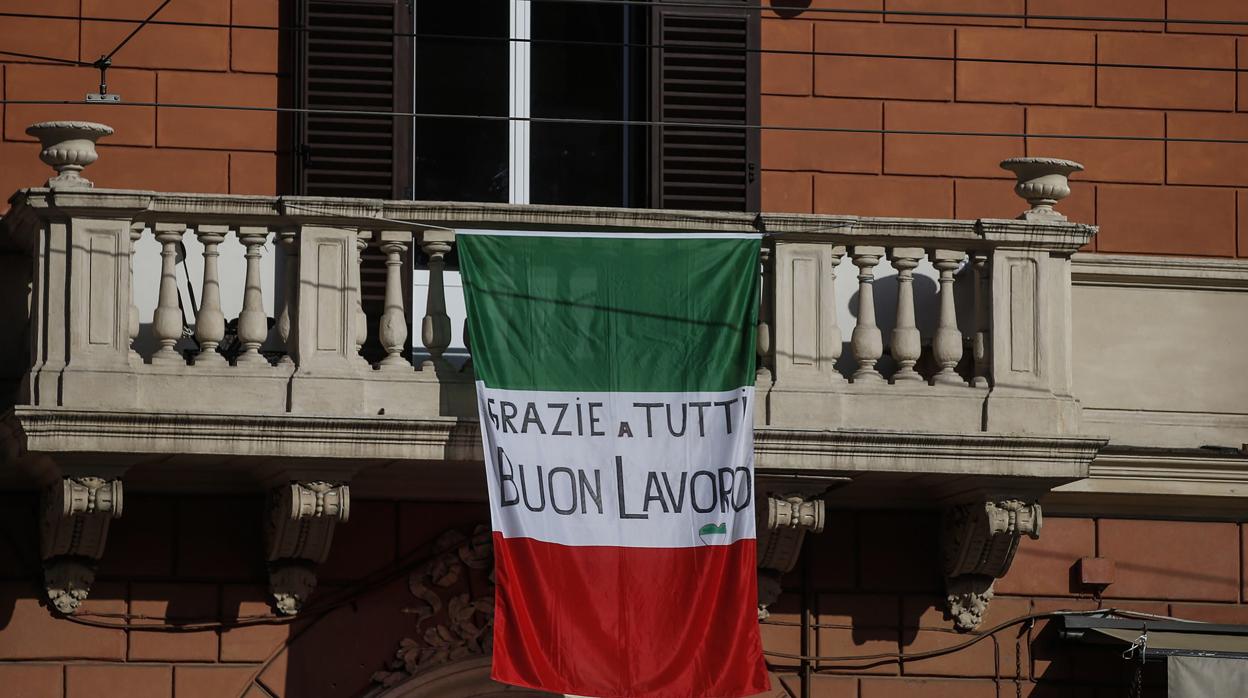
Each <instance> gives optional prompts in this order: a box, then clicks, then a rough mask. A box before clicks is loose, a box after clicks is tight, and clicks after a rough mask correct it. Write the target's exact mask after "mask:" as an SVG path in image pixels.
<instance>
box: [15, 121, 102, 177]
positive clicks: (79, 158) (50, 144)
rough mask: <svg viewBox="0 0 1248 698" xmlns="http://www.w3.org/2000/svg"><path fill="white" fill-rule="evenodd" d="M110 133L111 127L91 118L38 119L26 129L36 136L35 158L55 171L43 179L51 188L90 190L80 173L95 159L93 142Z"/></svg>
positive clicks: (29, 133) (96, 154)
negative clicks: (66, 119) (71, 119)
mask: <svg viewBox="0 0 1248 698" xmlns="http://www.w3.org/2000/svg"><path fill="white" fill-rule="evenodd" d="M112 133H113V129H112V127H111V126H105V125H104V124H97V123H95V122H92V121H41V122H39V123H37V124H31V125H30V126H28V127H27V128H26V134H27V135H30V136H34V137H35V138H38V139H39V144H40V145H41V146H42V148H43V149H42V150H40V151H39V159H40V160H42V161H43V162H44V163H46V164H48V165H51V166H52V169H54V170H56V176H55V177H52V178H51V179H49V180H48V181H47V186H48V187H50V188H52V189H90V188H91V187H92V186H94V185H93V184H92V183H91V181H90V180H88V179H85V178H84V177H83V176H82V175H81V174H80V173H81V172H82V169H83V168H84V167H86V166H87V165H90V164H91V163H93V162H95V161H96V160H98V159H99V157H100V155H99V153H98V152H96V150H95V142H96V141H97V140H99V139H100V138H103V137H104V136H110V135H112Z"/></svg>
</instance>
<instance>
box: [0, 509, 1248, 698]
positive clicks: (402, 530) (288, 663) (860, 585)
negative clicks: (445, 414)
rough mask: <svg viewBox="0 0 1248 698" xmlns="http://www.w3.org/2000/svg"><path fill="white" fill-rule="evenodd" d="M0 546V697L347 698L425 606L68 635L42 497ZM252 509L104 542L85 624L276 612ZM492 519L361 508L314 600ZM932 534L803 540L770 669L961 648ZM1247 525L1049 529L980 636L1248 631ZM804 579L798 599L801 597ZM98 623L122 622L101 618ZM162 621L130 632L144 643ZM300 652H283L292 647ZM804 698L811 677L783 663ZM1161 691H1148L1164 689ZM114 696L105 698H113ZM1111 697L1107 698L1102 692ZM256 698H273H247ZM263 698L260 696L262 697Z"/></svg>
mask: <svg viewBox="0 0 1248 698" xmlns="http://www.w3.org/2000/svg"><path fill="white" fill-rule="evenodd" d="M2 503H3V509H0V511H2V512H3V514H4V516H5V519H4V520H3V522H0V523H3V526H4V528H5V530H6V531H7V532H9V533H10V535H7V536H5V538H4V539H3V541H2V542H0V682H2V683H0V685H4V686H6V687H9V690H10V691H13V689H12V687H13V686H17V687H20V689H19V690H16V692H10V693H6V695H15V696H22V698H42V697H43V696H48V697H49V698H62V697H64V698H79V697H84V698H85V697H86V696H99V695H110V696H111V695H118V696H120V695H125V696H152V697H153V698H175V697H176V698H199V697H201V696H202V697H204V698H209V697H215V696H235V695H237V694H238V692H239V691H240V689H241V688H242V687H244V686H246V685H247V684H248V682H249V681H251V680H252V679H253V677H257V676H258V677H259V681H260V683H262V684H263V685H264V687H265V688H266V689H267V690H268V691H270V692H271V693H272V694H273V695H278V696H292V697H299V696H318V697H322V696H323V697H332V696H353V695H357V694H358V693H359V691H360V690H361V689H363V688H365V687H366V686H367V685H368V682H369V678H370V676H371V675H372V674H373V672H375V671H378V670H381V669H382V668H383V665H384V663H385V662H387V661H388V660H390V659H391V658H392V657H393V656H394V651H395V649H396V648H397V647H398V645H399V642H400V640H401V639H402V638H403V637H406V636H411V635H412V634H413V633H415V632H416V620H415V618H414V617H413V616H412V615H411V614H410V613H409V612H407V611H405V609H409V610H410V607H411V606H412V605H413V604H415V603H417V602H416V601H415V599H414V598H413V597H412V596H411V593H410V592H409V591H408V586H407V578H406V575H400V576H399V577H398V578H396V579H394V580H393V581H390V582H388V583H386V584H384V585H382V586H381V587H380V588H378V589H377V590H375V591H372V592H370V593H367V594H364V595H362V596H360V597H359V598H358V599H357V600H356V601H355V602H353V603H352V604H349V605H347V606H345V607H343V608H340V609H338V610H335V611H333V612H332V613H330V614H329V615H327V616H325V617H324V618H323V619H322V620H320V621H318V622H316V623H315V624H313V623H310V622H306V621H301V622H299V623H295V624H293V625H276V626H273V625H261V626H253V627H248V628H241V629H240V628H227V629H213V630H207V631H199V632H177V633H168V632H144V631H140V630H129V631H127V630H120V629H102V628H96V627H90V626H87V625H81V624H75V623H71V622H69V621H65V620H55V619H53V618H52V616H51V615H50V614H49V612H48V610H47V608H46V607H45V606H44V605H43V604H42V603H41V601H40V596H41V592H42V589H41V588H40V585H39V583H38V581H37V580H38V578H39V561H38V551H37V550H36V549H35V548H34V547H33V546H34V544H35V541H37V540H38V534H37V532H36V531H35V530H34V526H35V521H36V520H37V517H36V506H37V497H36V496H34V495H14V494H10V495H4V497H3V502H2ZM262 504H263V502H262V501H261V500H260V499H258V498H230V497H184V498H180V499H176V500H174V499H171V498H163V497H160V498H158V497H152V496H146V497H145V496H141V495H136V496H134V497H132V498H131V499H130V501H128V502H127V504H126V506H127V513H126V516H125V517H123V518H121V519H118V520H117V521H116V522H115V523H114V524H113V526H114V529H113V532H112V533H111V535H110V540H109V547H108V551H107V554H106V555H105V557H104V559H103V560H102V561H101V568H100V577H99V581H98V582H97V587H96V588H95V589H94V590H93V591H92V594H91V598H90V599H89V600H88V601H87V602H86V603H85V604H84V611H85V612H87V613H95V614H110V613H112V614H121V613H130V614H135V615H143V616H149V617H158V618H168V619H171V621H172V622H175V623H190V622H201V621H205V620H209V621H212V620H222V621H231V620H234V619H238V618H244V617H247V616H255V615H264V614H267V613H269V612H270V611H269V606H268V604H267V601H266V593H265V592H266V588H265V585H266V576H265V572H264V567H263V562H262V557H261V551H260V550H259V549H258V548H257V545H258V544H257V540H258V539H257V538H256V536H255V535H254V533H255V530H256V526H258V525H259V521H260V519H261V512H262ZM487 517H488V512H487V511H486V510H485V509H484V507H482V506H481V505H463V504H438V503H422V502H402V503H398V502H387V501H360V502H357V503H355V505H353V506H352V519H351V521H350V522H349V523H347V524H344V525H342V526H340V527H339V529H338V531H337V532H336V533H335V542H334V547H333V552H332V554H331V558H330V560H329V561H328V562H327V563H326V564H325V565H324V566H322V567H321V571H320V579H321V581H320V591H321V592H334V591H337V590H341V589H343V588H346V587H348V586H350V585H351V584H352V583H354V582H358V580H359V579H360V578H362V577H364V576H366V575H367V574H368V573H370V572H373V571H375V570H379V569H382V568H384V567H385V566H386V565H389V564H391V563H393V562H395V561H396V560H398V559H400V558H402V557H403V556H404V555H407V554H409V553H411V552H412V551H413V550H414V549H416V548H417V547H418V546H419V545H421V544H422V543H426V542H428V541H430V540H431V539H432V538H433V537H435V536H436V535H438V534H439V533H441V532H442V530H444V529H446V528H451V527H463V526H470V525H471V524H472V523H474V522H478V521H483V520H485V519H486V518H487ZM937 523H938V519H937V517H936V516H935V515H934V514H925V513H914V512H909V513H906V512H888V511H864V512H839V513H834V514H831V515H830V518H829V521H828V526H827V530H826V531H825V532H824V533H822V534H819V535H812V536H809V537H808V538H807V543H806V552H805V553H803V558H804V559H805V560H807V562H806V564H807V565H808V566H809V568H808V569H799V570H795V571H794V572H793V573H791V574H790V575H789V576H788V577H786V579H785V586H786V591H785V594H784V595H783V596H782V597H781V599H780V601H778V602H777V603H776V604H774V605H773V606H772V620H773V621H777V623H771V624H766V625H764V626H763V632H764V634H763V637H764V644H765V646H766V648H767V649H768V650H771V651H775V652H781V653H789V654H800V652H801V634H802V629H801V627H800V622H801V618H802V609H803V607H805V608H806V609H808V611H809V613H810V623H811V627H810V630H809V632H810V637H809V641H808V650H809V652H810V653H811V654H817V655H820V656H825V657H852V656H860V655H871V654H881V653H897V652H919V651H923V650H929V649H935V648H939V647H945V646H949V645H952V644H956V643H959V642H962V641H964V640H965V639H966V637H967V636H965V635H962V634H958V633H954V632H952V630H951V627H952V626H951V624H950V623H949V621H947V620H945V619H944V618H942V613H941V610H940V608H941V607H942V605H943V600H942V594H943V582H942V579H941V576H940V561H939V559H938V551H939V546H938V542H937V534H938V529H939V526H938V525H937ZM1243 528H1244V526H1242V525H1240V524H1235V523H1219V522H1176V521H1150V520H1127V519H1099V520H1098V519H1089V518H1056V517H1050V518H1049V519H1048V520H1047V521H1046V522H1045V527H1044V535H1043V536H1042V537H1041V538H1040V539H1039V540H1024V541H1023V543H1022V545H1021V547H1020V549H1019V553H1018V555H1017V557H1016V559H1015V562H1014V565H1013V567H1012V568H1011V570H1010V573H1009V575H1008V576H1007V577H1005V578H1004V579H1002V580H1001V581H1000V582H998V584H997V592H998V593H997V597H996V598H995V599H994V600H993V602H992V604H991V606H990V607H989V614H988V616H987V617H986V618H985V620H984V623H983V626H981V627H983V628H988V627H991V626H994V625H996V624H998V623H1001V622H1003V621H1006V620H1010V619H1012V618H1016V617H1018V616H1022V615H1026V614H1028V613H1037V612H1044V611H1054V610H1088V609H1093V608H1097V607H1098V606H1099V607H1116V608H1126V609H1132V610H1137V611H1142V612H1146V613H1154V614H1159V615H1175V616H1179V617H1183V618H1190V619H1193V620H1204V621H1210V622H1221V623H1248V603H1246V602H1248V587H1246V586H1245V584H1244V564H1245V561H1246V560H1248V550H1245V548H1244V543H1242V542H1241V539H1242V536H1243V534H1244V533H1245V531H1243V530H1242V529H1243ZM1094 556H1099V557H1102V558H1106V559H1109V560H1112V561H1114V563H1115V566H1116V568H1117V572H1116V576H1115V581H1114V583H1113V584H1111V585H1110V586H1109V587H1108V588H1106V589H1105V590H1104V595H1103V598H1099V599H1097V598H1096V597H1094V595H1093V589H1092V588H1090V587H1082V586H1080V585H1079V583H1078V576H1077V574H1075V573H1074V571H1075V566H1076V563H1077V562H1078V561H1079V560H1080V558H1083V557H1094ZM803 578H804V581H803ZM93 619H94V620H98V621H100V622H112V623H116V622H119V621H117V620H115V619H110V618H108V617H105V616H103V615H101V616H96V617H93ZM153 622H157V621H146V620H143V619H138V620H133V621H132V623H133V624H134V625H136V626H140V625H143V624H145V623H153ZM287 642H289V643H290V644H289V647H288V648H286V649H283V646H284V645H285V644H286V643H287ZM1116 659H1117V655H1116V654H1115V652H1114V651H1112V650H1108V651H1098V650H1094V649H1081V648H1079V647H1077V646H1072V645H1070V644H1067V643H1063V642H1062V641H1060V640H1059V639H1058V638H1057V632H1056V628H1053V627H1051V621H1046V620H1040V621H1037V622H1036V623H1035V624H1034V625H1033V626H1031V627H1027V626H1025V625H1024V626H1011V627H1009V628H1006V629H1004V630H1001V631H1000V632H998V633H996V634H995V635H994V636H992V637H991V638H988V639H985V640H983V641H981V642H979V643H977V644H975V645H972V646H971V647H969V648H967V649H965V650H962V651H959V652H955V653H952V654H948V655H944V656H939V657H932V658H924V659H914V660H904V661H902V662H900V663H899V662H897V661H895V660H893V661H882V662H874V663H871V662H850V661H837V662H823V663H820V664H818V665H817V669H818V674H817V675H815V676H813V677H812V678H811V688H812V690H811V695H812V696H814V697H815V698H840V697H842V696H845V697H848V698H853V697H855V696H879V697H881V698H882V697H884V696H888V697H892V696H923V697H925V698H931V697H938V698H939V697H943V696H949V697H954V696H957V697H962V696H971V697H972V698H975V697H977V696H984V698H995V697H996V696H1002V697H1005V696H1013V695H1016V690H1017V691H1018V692H1021V694H1022V695H1024V696H1037V697H1038V696H1059V695H1060V696H1096V695H1118V693H1115V691H1120V689H1121V687H1122V686H1123V682H1124V680H1125V678H1126V677H1127V673H1126V672H1127V671H1128V670H1129V667H1127V666H1126V665H1125V663H1123V662H1121V661H1113V660H1116ZM770 661H771V664H772V669H773V671H774V672H775V673H776V674H777V676H779V677H780V679H781V680H782V682H784V684H785V685H786V686H789V687H791V688H792V689H794V691H795V693H794V694H795V695H800V693H799V692H797V691H796V689H797V686H798V682H799V681H800V679H799V677H798V662H796V661H793V660H789V659H784V658H780V657H772V658H770ZM1157 678H1158V677H1156V676H1152V677H1149V680H1156V679H1157ZM104 687H107V689H108V690H103V689H104ZM1098 691H1102V692H1103V693H1098ZM253 694H254V695H256V696H260V695H263V694H261V693H259V692H253ZM253 694H248V695H249V696H250V695H253Z"/></svg>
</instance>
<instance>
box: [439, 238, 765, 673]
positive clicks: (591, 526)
mask: <svg viewBox="0 0 1248 698" xmlns="http://www.w3.org/2000/svg"><path fill="white" fill-rule="evenodd" d="M457 240H458V247H459V255H460V267H461V270H462V273H463V278H464V290H465V297H466V301H467V306H468V330H469V338H470V341H471V346H472V356H473V366H474V368H475V370H476V376H477V398H478V406H479V411H480V419H481V432H482V443H483V447H484V451H485V468H486V474H487V480H488V483H489V498H490V507H491V514H492V518H493V531H494V533H493V535H494V556H495V576H496V583H497V597H496V606H495V617H494V670H493V676H494V679H495V680H497V681H501V682H503V683H508V684H514V685H517V686H525V687H528V688H534V689H539V690H543V691H550V692H554V693H565V694H573V695H580V696H595V697H596V698H626V697H633V696H637V697H640V696H645V697H647V698H694V697H707V698H711V697H714V698H734V697H737V696H748V695H753V694H756V693H759V692H761V691H764V690H766V689H767V688H768V681H767V673H766V668H765V665H764V663H763V657H762V650H761V645H760V642H759V634H758V621H757V610H756V609H757V591H756V576H755V575H756V569H755V559H754V555H755V534H754V496H755V492H754V456H753V423H754V417H753V415H754V352H755V348H754V333H755V323H756V319H757V308H758V273H757V268H758V251H759V236H757V235H736V234H722V235H721V234H661V233H654V234H631V233H630V234H626V233H567V232H541V233H535V232H509V231H463V230H461V231H458V232H457Z"/></svg>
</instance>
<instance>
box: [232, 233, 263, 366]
mask: <svg viewBox="0 0 1248 698" xmlns="http://www.w3.org/2000/svg"><path fill="white" fill-rule="evenodd" d="M268 237H269V230H268V228H258V227H251V226H243V227H240V228H239V229H238V240H239V242H241V243H243V245H245V246H246V247H247V252H246V259H247V280H246V282H245V283H244V286H243V310H242V312H240V313H239V314H238V341H239V343H240V344H241V345H242V347H243V352H242V353H241V354H239V355H238V358H237V359H235V364H237V365H239V366H264V365H267V364H268V363H269V362H268V360H267V359H265V358H264V356H263V355H261V354H260V345H261V344H264V340H265V338H266V337H267V336H268V334H269V322H268V316H267V315H265V314H264V289H263V288H262V287H261V285H260V256H261V255H262V254H264V243H265V240H267V239H268Z"/></svg>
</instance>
